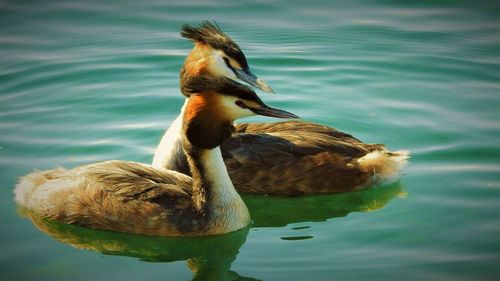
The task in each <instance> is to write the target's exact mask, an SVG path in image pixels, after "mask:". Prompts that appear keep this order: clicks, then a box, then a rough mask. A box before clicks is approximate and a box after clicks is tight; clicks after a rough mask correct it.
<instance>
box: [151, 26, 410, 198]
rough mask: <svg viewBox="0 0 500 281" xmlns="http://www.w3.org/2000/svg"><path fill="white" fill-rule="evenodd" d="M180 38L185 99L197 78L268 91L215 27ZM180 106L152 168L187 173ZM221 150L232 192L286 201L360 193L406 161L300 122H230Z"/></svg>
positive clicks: (186, 32) (236, 48)
mask: <svg viewBox="0 0 500 281" xmlns="http://www.w3.org/2000/svg"><path fill="white" fill-rule="evenodd" d="M181 34H182V35H183V36H184V37H186V38H188V39H191V40H192V41H193V42H194V48H193V50H192V51H191V52H190V53H189V55H188V56H187V58H186V60H185V63H184V65H183V66H182V69H181V72H180V88H181V91H182V93H183V94H184V95H185V96H186V97H189V93H188V92H187V91H186V90H185V89H186V86H185V82H186V81H189V79H192V78H193V77H196V75H199V74H200V73H202V74H203V75H208V76H212V77H219V76H221V77H227V78H229V79H233V80H238V79H239V80H241V81H243V82H246V83H249V84H251V85H253V86H256V87H258V88H260V89H262V90H264V91H267V92H271V91H272V90H271V88H270V87H269V86H268V85H267V84H266V83H265V82H264V81H262V80H261V79H259V78H257V77H255V75H253V74H252V73H251V72H250V70H249V67H248V63H247V61H246V57H245V55H244V54H243V52H242V51H241V49H240V48H239V46H238V45H237V44H236V43H235V42H234V41H233V40H231V39H230V38H229V37H228V36H227V35H226V34H224V33H223V32H222V31H221V30H220V29H219V28H218V27H217V26H214V25H212V24H211V23H208V22H205V23H203V24H202V25H201V26H200V27H198V28H194V27H190V26H184V27H183V31H182V33H181ZM184 108H185V105H184V107H183V109H182V110H181V115H179V117H178V118H177V119H176V121H174V123H173V125H172V126H171V127H170V128H169V129H168V130H167V131H166V133H165V134H164V136H163V138H162V139H161V141H160V144H159V145H158V147H157V150H156V152H155V155H154V158H153V163H152V165H153V167H155V168H159V169H161V168H163V169H165V168H166V169H172V170H176V171H179V172H181V173H186V174H189V167H188V165H187V161H186V157H185V156H184V155H183V151H182V149H181V144H182V135H181V134H180V126H179V124H180V123H181V116H182V112H183V111H184ZM221 150H222V156H223V158H224V162H225V164H226V167H227V169H228V172H229V175H230V177H231V179H232V180H233V183H234V185H235V187H236V189H237V190H238V191H239V192H242V193H254V194H269V195H291V196H295V195H301V194H325V193H335V192H345V191H351V190H357V189H361V188H366V187H369V186H372V185H374V184H378V183H380V182H382V181H385V180H388V179H391V178H395V177H396V176H397V175H398V172H399V171H400V170H401V168H402V167H403V166H404V165H405V163H406V161H407V158H408V157H409V153H408V152H407V151H404V150H400V151H395V152H391V151H389V150H387V149H386V148H385V146H384V145H382V144H365V143H363V142H362V141H360V140H358V139H357V138H355V137H353V136H351V135H349V134H347V133H343V132H340V131H338V130H336V129H334V128H331V127H327V126H324V125H320V124H314V123H310V122H301V121H285V122H276V123H255V124H248V123H243V124H236V125H234V134H232V135H231V137H229V138H228V139H227V140H226V141H225V142H224V143H223V144H222V145H221Z"/></svg>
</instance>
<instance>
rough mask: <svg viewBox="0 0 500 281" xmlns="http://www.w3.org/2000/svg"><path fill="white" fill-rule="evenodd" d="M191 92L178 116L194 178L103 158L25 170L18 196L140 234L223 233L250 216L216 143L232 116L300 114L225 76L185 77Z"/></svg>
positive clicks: (74, 219)
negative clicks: (77, 164)
mask: <svg viewBox="0 0 500 281" xmlns="http://www.w3.org/2000/svg"><path fill="white" fill-rule="evenodd" d="M185 86H186V91H188V92H189V93H190V97H189V98H188V99H187V102H186V106H185V110H184V112H183V116H182V138H183V148H184V152H185V154H186V155H187V163H188V165H189V168H190V172H191V174H192V175H193V176H192V178H191V177H188V176H186V175H183V174H180V173H178V172H175V171H169V170H157V169H155V168H153V167H151V166H148V165H144V164H140V163H134V162H127V161H107V162H101V163H96V164H90V165H86V166H81V167H77V168H74V169H72V170H65V169H62V168H58V169H54V170H49V171H41V172H34V173H32V174H29V175H27V176H25V177H23V178H22V179H21V180H20V183H19V184H18V185H17V186H16V189H15V200H16V202H17V203H18V204H19V205H21V206H23V207H24V208H26V209H28V210H30V211H32V212H34V213H36V214H38V215H40V216H42V217H44V218H50V219H54V220H57V221H60V222H63V223H68V224H77V225H82V226H86V227H89V228H95V229H101V230H114V231H119V232H128V233H135V234H145V235H163V236H198V235H210V234H221V233H227V232H231V231H234V230H237V229H240V228H243V227H245V226H246V225H248V223H249V222H250V215H249V213H248V210H247V207H246V206H245V203H244V202H243V200H242V199H241V197H240V196H239V195H238V193H237V192H236V190H235V189H234V187H233V184H232V183H231V179H230V178H229V175H228V173H227V170H226V168H225V166H224V162H223V160H222V156H221V152H220V148H219V146H220V144H221V143H222V142H224V140H225V139H227V138H228V137H229V136H230V135H231V133H232V129H233V127H232V122H233V121H234V120H235V119H238V118H241V117H246V116H251V115H255V114H260V115H266V116H274V117H280V118H296V117H297V116H295V115H293V114H291V113H289V112H286V111H282V110H279V109H275V108H271V107H268V106H267V105H265V104H264V103H263V102H262V101H261V100H260V99H259V97H258V96H257V95H256V94H255V93H254V92H253V91H252V90H251V89H249V88H248V87H246V86H243V85H241V84H238V83H236V82H234V81H232V80H230V79H227V78H213V77H201V76H198V77H196V78H193V79H190V80H189V81H186V84H185Z"/></svg>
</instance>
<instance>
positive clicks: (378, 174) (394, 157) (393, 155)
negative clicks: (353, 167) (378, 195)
mask: <svg viewBox="0 0 500 281" xmlns="http://www.w3.org/2000/svg"><path fill="white" fill-rule="evenodd" d="M409 158H410V152H409V151H408V150H398V151H394V152H391V151H387V150H376V151H372V152H370V153H368V154H366V155H365V156H363V157H361V158H359V159H358V163H359V166H360V167H361V169H362V170H363V171H366V172H373V174H374V180H375V181H376V182H382V181H387V180H391V179H394V178H396V177H397V176H398V175H399V172H400V171H401V169H403V167H404V166H405V165H406V163H407V161H408V159H409Z"/></svg>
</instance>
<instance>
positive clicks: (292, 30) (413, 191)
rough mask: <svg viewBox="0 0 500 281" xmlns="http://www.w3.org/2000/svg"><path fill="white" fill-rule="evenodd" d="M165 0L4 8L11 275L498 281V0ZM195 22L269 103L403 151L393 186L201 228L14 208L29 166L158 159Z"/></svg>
mask: <svg viewBox="0 0 500 281" xmlns="http://www.w3.org/2000/svg"><path fill="white" fill-rule="evenodd" d="M168 2H169V1H97V0H95V1H51V0H47V1H14V0H7V1H1V2H0V128H1V131H0V171H1V173H0V178H1V182H2V185H1V188H0V217H1V229H0V247H1V251H0V279H1V280H123V281H124V280H191V279H192V278H194V279H196V280H495V279H498V276H499V275H500V264H499V261H500V163H499V162H500V161H499V159H500V16H499V15H500V5H499V4H498V2H497V3H495V1H407V3H405V2H403V1H369V0H365V1H335V3H330V1H320V2H314V1H307V2H306V1H304V2H299V1H259V2H254V1H238V2H233V1H216V2H212V3H211V4H204V3H205V1H199V2H193V1H175V2H174V1H171V2H173V3H177V4H169V3H168ZM203 19H210V20H217V22H218V23H219V25H220V26H221V27H222V28H223V29H224V31H226V32H227V33H228V34H229V35H230V36H231V37H233V38H234V39H235V41H236V42H238V43H239V45H240V47H241V48H242V49H243V51H244V52H245V53H246V55H247V58H248V60H249V64H250V65H251V67H252V70H253V72H254V73H256V74H257V75H258V76H260V77H261V78H263V79H265V80H266V81H267V82H268V83H269V85H270V86H271V87H273V89H274V90H275V92H276V93H277V94H276V95H268V94H264V93H262V94H261V97H262V98H263V99H264V100H265V101H266V103H268V104H270V105H273V106H276V107H280V108H283V109H286V110H289V111H291V112H294V113H296V114H298V115H300V116H301V117H303V118H304V119H305V120H308V121H314V122H318V123H322V124H326V125H329V126H333V127H336V128H338V129H341V130H343V131H346V132H349V133H352V134H354V135H355V136H357V137H358V138H361V139H363V140H364V141H366V142H376V143H385V144H387V146H388V147H389V148H391V149H402V148H404V149H408V150H410V151H411V152H412V157H413V158H412V159H411V162H410V164H409V166H408V167H407V168H406V169H405V171H404V174H403V176H402V178H401V181H400V182H397V183H395V184H391V185H386V186H383V187H379V188H373V189H370V190H366V191H361V192H355V193H349V194H340V195H329V196H319V197H317V196H314V197H304V198H269V197H259V196H247V197H245V198H244V199H245V201H246V202H247V204H248V206H249V208H250V211H251V213H252V216H253V219H254V224H253V225H252V226H251V227H250V228H249V229H245V230H242V231H239V232H236V233H233V234H231V235H227V236H220V237H207V238H199V239H185V238H178V239H171V238H158V237H156V238H151V237H140V236H139V237H138V236H131V235H122V234H115V233H109V232H100V231H94V230H88V229H84V228H79V227H75V226H65V225H60V224H58V223H55V222H50V221H44V220H41V219H39V218H36V217H33V216H32V217H31V218H32V220H30V219H28V218H26V217H25V216H28V217H30V214H29V213H25V211H23V210H17V209H16V205H15V203H14V201H13V193H12V190H13V188H14V186H15V183H16V179H17V178H18V177H19V176H22V175H25V174H27V173H29V172H31V171H32V170H33V169H49V168H53V167H54V166H57V165H61V166H65V167H74V166H77V165H80V164H85V163H91V162H97V161H103V160H109V159H123V160H132V161H140V162H145V163H149V162H151V160H152V155H153V153H154V150H155V147H156V145H157V143H158V142H159V140H160V138H161V136H162V134H163V132H164V130H165V129H166V128H167V127H168V126H169V124H170V123H171V122H172V121H173V120H174V119H175V117H176V115H177V114H178V112H179V108H180V107H181V105H182V103H183V98H182V96H181V94H180V92H179V90H178V81H177V79H178V70H179V68H180V66H181V64H182V62H183V60H184V58H185V56H186V54H187V53H188V52H189V50H190V48H191V46H192V45H191V43H190V42H187V41H186V40H184V39H182V38H180V36H179V27H180V26H181V24H183V23H189V24H197V23H199V22H200V21H201V20H203ZM248 121H273V120H272V119H265V118H252V119H248ZM34 224H35V225H36V227H35V226H34Z"/></svg>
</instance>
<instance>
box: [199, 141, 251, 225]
mask: <svg viewBox="0 0 500 281" xmlns="http://www.w3.org/2000/svg"><path fill="white" fill-rule="evenodd" d="M201 161H202V162H203V167H204V169H205V171H204V177H205V180H207V181H209V182H210V185H211V191H210V192H211V198H210V199H209V200H210V201H209V202H207V203H208V204H210V205H211V209H212V216H211V221H212V222H214V223H216V224H219V225H220V226H222V227H225V228H227V229H230V231H234V230H237V229H240V228H243V227H245V226H247V225H248V224H249V223H250V214H249V212H248V209H247V207H246V205H245V203H244V202H243V199H241V197H240V195H239V194H238V192H236V190H235V189H234V186H233V183H232V182H231V178H230V177H229V174H228V172H227V169H226V166H225V164H224V160H223V158H222V153H221V151H220V147H216V148H214V149H211V150H206V152H205V153H204V154H203V156H202V159H201Z"/></svg>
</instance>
